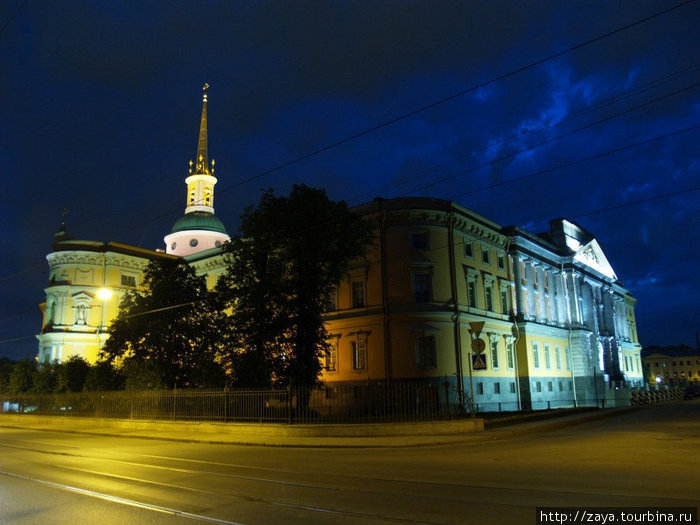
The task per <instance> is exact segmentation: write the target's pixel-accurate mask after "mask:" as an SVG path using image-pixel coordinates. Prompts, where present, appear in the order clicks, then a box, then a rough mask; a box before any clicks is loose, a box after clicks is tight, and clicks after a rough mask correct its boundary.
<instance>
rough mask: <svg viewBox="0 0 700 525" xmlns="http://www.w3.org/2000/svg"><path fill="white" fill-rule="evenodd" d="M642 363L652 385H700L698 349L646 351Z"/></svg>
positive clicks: (699, 356)
mask: <svg viewBox="0 0 700 525" xmlns="http://www.w3.org/2000/svg"><path fill="white" fill-rule="evenodd" d="M642 361H643V362H644V365H645V366H646V369H647V370H648V377H647V380H648V381H649V382H650V383H656V384H658V385H668V386H676V385H684V384H687V383H700V351H699V350H697V349H692V348H689V347H686V348H653V349H645V351H644V355H643V357H642Z"/></svg>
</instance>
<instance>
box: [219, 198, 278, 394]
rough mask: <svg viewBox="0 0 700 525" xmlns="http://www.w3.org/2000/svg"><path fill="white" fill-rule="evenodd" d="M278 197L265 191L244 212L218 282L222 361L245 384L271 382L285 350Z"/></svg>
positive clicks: (266, 384)
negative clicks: (225, 269) (225, 267)
mask: <svg viewBox="0 0 700 525" xmlns="http://www.w3.org/2000/svg"><path fill="white" fill-rule="evenodd" d="M276 200H277V199H276V198H275V197H274V195H273V193H272V192H271V191H267V192H266V193H264V194H263V195H262V197H261V199H260V204H259V205H258V207H257V208H253V207H249V208H247V209H246V210H245V211H244V212H243V214H242V216H241V231H242V232H243V233H244V236H245V237H243V238H234V239H232V240H231V242H229V243H227V244H226V245H224V249H225V251H226V253H227V256H228V268H227V271H226V272H225V273H224V275H222V276H221V277H220V278H219V280H218V282H217V284H216V287H215V290H214V292H215V296H216V297H217V299H218V310H219V311H220V312H224V311H225V310H228V311H230V315H223V316H221V317H220V318H219V324H220V326H221V327H222V329H221V334H222V335H223V337H224V341H223V342H224V349H225V350H224V351H223V352H222V361H223V363H224V365H225V368H226V370H227V372H228V373H229V376H230V377H231V381H232V383H233V384H235V385H237V386H242V387H247V388H266V387H270V386H271V384H272V381H273V378H274V377H275V376H276V375H278V372H279V362H280V356H281V355H283V354H284V348H285V335H286V330H287V328H288V324H289V323H288V320H287V315H286V310H285V291H284V271H285V261H284V259H283V257H282V253H281V250H280V249H279V239H278V238H277V225H278V224H279V222H280V221H281V220H282V218H281V216H278V215H277V211H279V210H278V209H277V208H276V206H275V203H276Z"/></svg>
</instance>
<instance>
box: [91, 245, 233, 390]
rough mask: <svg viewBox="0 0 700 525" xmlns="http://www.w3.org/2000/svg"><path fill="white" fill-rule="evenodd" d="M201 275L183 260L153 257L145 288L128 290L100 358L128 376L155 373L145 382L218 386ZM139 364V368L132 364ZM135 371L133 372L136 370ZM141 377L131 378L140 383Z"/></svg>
mask: <svg viewBox="0 0 700 525" xmlns="http://www.w3.org/2000/svg"><path fill="white" fill-rule="evenodd" d="M209 299H210V294H209V292H208V290H207V287H206V282H205V278H204V277H202V276H197V275H196V274H195V271H194V269H193V268H192V267H191V266H189V265H188V264H187V263H186V262H185V261H184V260H182V259H157V260H153V261H151V262H150V263H149V264H148V266H147V267H146V270H145V272H144V288H143V290H138V291H132V292H130V293H128V294H127V295H126V296H125V297H124V299H123V300H122V303H121V305H120V308H119V314H118V315H117V318H116V319H115V320H114V322H113V323H112V325H111V326H110V329H109V333H110V337H109V339H108V340H107V342H106V343H105V345H104V347H103V348H102V352H101V358H102V359H104V360H106V361H108V362H110V363H117V364H119V365H121V367H122V370H123V371H124V373H125V375H126V376H127V383H129V384H132V383H134V381H135V380H134V381H131V382H130V381H129V374H130V373H131V374H135V373H137V374H141V373H142V372H143V370H149V374H156V375H157V377H158V378H159V381H155V380H154V378H153V377H151V380H149V381H146V383H145V384H154V385H157V387H160V386H161V385H162V386H164V387H167V388H184V387H213V386H220V385H221V384H222V381H223V372H222V371H221V368H220V367H219V366H212V363H214V361H215V357H216V353H217V352H216V350H217V347H218V341H217V333H216V327H215V325H214V323H213V322H212V320H213V316H212V312H211V303H210V301H209ZM133 362H139V363H141V365H142V366H134V365H131V363H133ZM135 371H136V372H135ZM142 379H143V378H140V379H138V381H135V382H136V383H137V384H144V382H143V381H142Z"/></svg>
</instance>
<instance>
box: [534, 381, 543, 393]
mask: <svg viewBox="0 0 700 525" xmlns="http://www.w3.org/2000/svg"><path fill="white" fill-rule="evenodd" d="M535 391H536V392H542V383H540V382H539V381H537V382H536V383H535Z"/></svg>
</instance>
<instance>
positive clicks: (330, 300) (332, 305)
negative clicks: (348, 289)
mask: <svg viewBox="0 0 700 525" xmlns="http://www.w3.org/2000/svg"><path fill="white" fill-rule="evenodd" d="M337 309H338V287H337V286H336V287H335V288H333V291H332V292H331V293H329V294H328V297H327V301H326V312H334V311H336V310H337Z"/></svg>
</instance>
